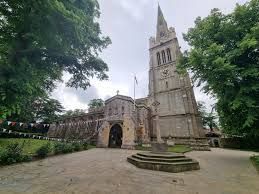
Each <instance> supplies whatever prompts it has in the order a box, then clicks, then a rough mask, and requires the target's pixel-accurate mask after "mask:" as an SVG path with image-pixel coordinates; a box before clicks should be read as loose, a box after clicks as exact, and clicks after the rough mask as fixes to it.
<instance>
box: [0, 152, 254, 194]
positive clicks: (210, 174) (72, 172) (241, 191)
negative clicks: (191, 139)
mask: <svg viewBox="0 0 259 194" xmlns="http://www.w3.org/2000/svg"><path fill="white" fill-rule="evenodd" d="M135 153H137V151H136V150H122V149H101V148H96V149H91V150H88V151H82V152H77V153H73V154H67V155H62V156H55V157H50V158H47V159H43V160H40V161H35V162H30V163H22V164H17V165H12V166H6V167H2V168H0V193H3V194H9V193H55V194H56V193H73V194H75V193H91V194H99V193H100V194H103V193H118V194H124V193H125V194H128V193H132V194H133V193H134V194H135V193H141V194H145V193H151V194H167V193H168V194H174V193H179V194H258V193H259V175H258V174H257V172H256V170H255V169H254V167H253V166H252V164H251V163H250V161H249V156H251V155H252V154H253V152H245V151H236V150H225V149H212V151H194V152H190V153H187V154H186V155H187V156H188V157H191V158H193V159H195V160H197V161H199V163H200V167H201V169H200V170H197V171H190V172H184V173H167V172H160V171H151V170H145V169H139V168H137V167H135V166H134V165H132V164H130V163H128V162H127V156H130V155H132V154H135Z"/></svg>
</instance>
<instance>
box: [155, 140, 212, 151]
mask: <svg viewBox="0 0 259 194" xmlns="http://www.w3.org/2000/svg"><path fill="white" fill-rule="evenodd" d="M164 140H166V141H167V142H174V144H176V145H188V146H190V147H191V148H192V149H193V150H199V151H210V146H209V144H208V139H207V138H190V137H171V138H170V139H164ZM153 141H155V140H154V139H153Z"/></svg>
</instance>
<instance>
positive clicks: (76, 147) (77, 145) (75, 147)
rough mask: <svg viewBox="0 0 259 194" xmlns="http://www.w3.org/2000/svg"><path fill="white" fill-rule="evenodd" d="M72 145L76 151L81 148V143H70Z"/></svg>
mask: <svg viewBox="0 0 259 194" xmlns="http://www.w3.org/2000/svg"><path fill="white" fill-rule="evenodd" d="M72 146H73V150H74V151H76V152H78V151H80V150H81V148H82V146H81V144H80V143H78V142H74V143H72Z"/></svg>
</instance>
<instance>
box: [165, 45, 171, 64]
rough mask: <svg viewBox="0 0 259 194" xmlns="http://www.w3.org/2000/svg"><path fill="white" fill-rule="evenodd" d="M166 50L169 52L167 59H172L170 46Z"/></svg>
mask: <svg viewBox="0 0 259 194" xmlns="http://www.w3.org/2000/svg"><path fill="white" fill-rule="evenodd" d="M166 52H167V59H168V61H172V56H171V50H170V48H168V49H166Z"/></svg>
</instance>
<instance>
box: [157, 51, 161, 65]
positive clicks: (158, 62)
mask: <svg viewBox="0 0 259 194" xmlns="http://www.w3.org/2000/svg"><path fill="white" fill-rule="evenodd" d="M156 56H157V64H158V65H161V58H160V53H159V52H157V54H156Z"/></svg>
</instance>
